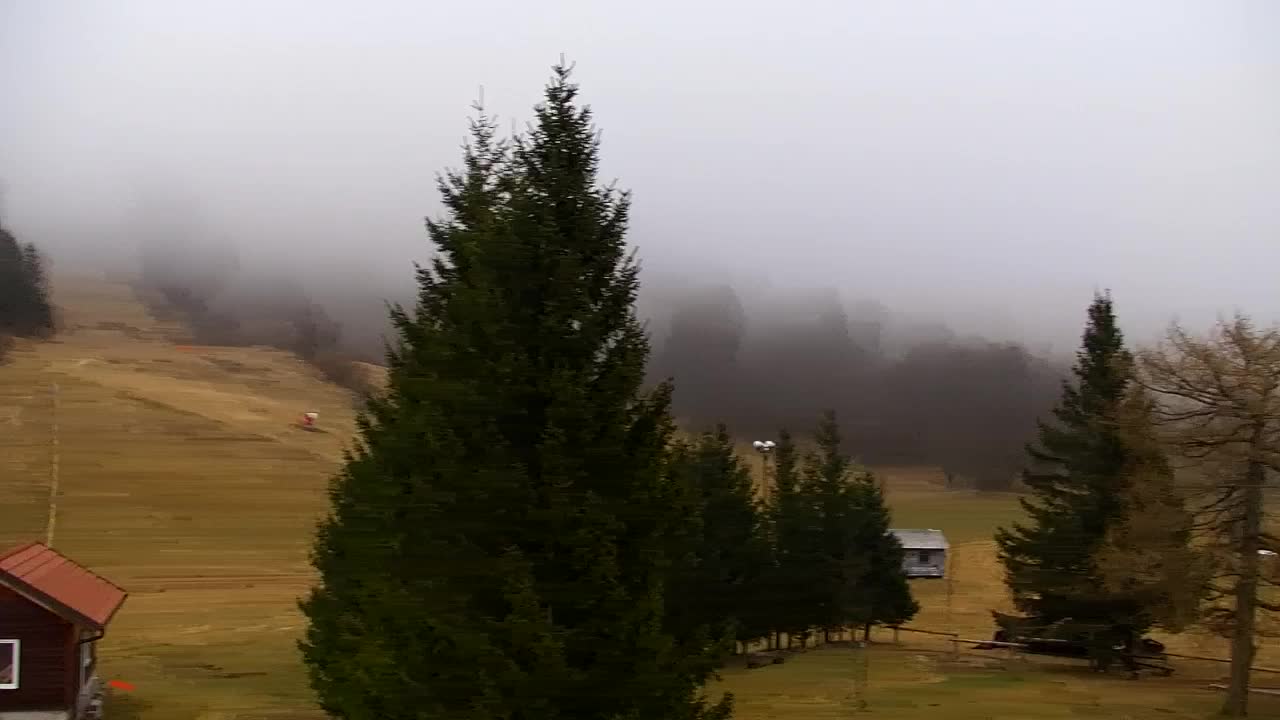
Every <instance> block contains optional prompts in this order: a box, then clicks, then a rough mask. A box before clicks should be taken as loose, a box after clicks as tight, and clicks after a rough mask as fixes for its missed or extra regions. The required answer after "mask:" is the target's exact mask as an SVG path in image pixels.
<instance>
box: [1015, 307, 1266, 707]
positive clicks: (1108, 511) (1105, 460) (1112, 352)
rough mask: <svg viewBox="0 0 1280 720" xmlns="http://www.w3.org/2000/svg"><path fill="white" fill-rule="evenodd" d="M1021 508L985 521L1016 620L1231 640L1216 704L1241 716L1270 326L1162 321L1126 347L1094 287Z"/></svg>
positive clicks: (1127, 638)
mask: <svg viewBox="0 0 1280 720" xmlns="http://www.w3.org/2000/svg"><path fill="white" fill-rule="evenodd" d="M1028 452H1029V457H1028V463H1027V464H1028V469H1027V470H1026V472H1025V473H1024V478H1023V480H1024V482H1025V484H1026V485H1027V486H1028V487H1029V489H1030V493H1029V494H1028V496H1027V497H1025V498H1024V499H1023V500H1022V506H1023V509H1024V510H1025V514H1026V520H1024V521H1022V522H1016V523H1013V524H1011V525H1010V526H1008V527H1005V528H1002V529H1000V530H999V532H998V533H997V534H996V542H997V545H998V547H999V556H1000V560H1001V562H1002V563H1003V565H1004V569H1005V577H1006V582H1007V585H1008V587H1009V590H1010V593H1011V595H1012V597H1013V600H1014V603H1015V605H1016V606H1017V607H1018V609H1019V610H1021V611H1022V612H1023V613H1024V614H1025V618H1024V619H1025V620H1026V621H1028V624H1029V626H1031V627H1033V628H1039V631H1046V630H1047V629H1048V628H1053V627H1058V628H1062V627H1068V628H1075V629H1076V630H1078V631H1080V632H1081V633H1083V634H1084V635H1086V636H1088V637H1091V638H1092V639H1093V640H1094V641H1096V644H1097V646H1098V647H1099V648H1100V649H1101V650H1102V651H1103V652H1109V651H1110V650H1111V649H1113V648H1123V649H1124V650H1125V651H1127V652H1128V653H1134V652H1135V651H1136V650H1137V644H1138V639H1139V638H1140V637H1141V636H1142V635H1143V634H1144V633H1146V632H1148V631H1149V630H1151V629H1153V628H1159V629H1162V630H1165V631H1168V632H1181V631H1183V630H1186V629H1188V628H1191V627H1199V628H1202V629H1207V630H1209V631H1212V632H1217V633H1219V634H1221V635H1223V636H1225V637H1227V638H1230V640H1231V662H1232V665H1231V682H1230V685H1229V689H1228V695H1227V699H1226V702H1225V704H1224V707H1223V713H1224V714H1225V715H1228V716H1232V717H1240V716H1244V715H1245V713H1246V710H1247V704H1248V694H1249V680H1250V667H1251V666H1252V662H1253V657H1254V653H1255V651H1256V639H1257V637H1258V636H1259V635H1260V634H1262V630H1261V626H1260V625H1259V623H1258V620H1259V617H1258V612H1259V611H1260V610H1262V611H1268V612H1274V611H1277V610H1280V601H1277V596H1276V594H1275V590H1274V588H1275V587H1276V585H1277V584H1280V567H1277V565H1276V564H1275V563H1274V562H1270V558H1273V557H1274V556H1275V553H1276V552H1277V551H1280V539H1278V538H1277V537H1276V536H1275V535H1274V534H1273V533H1272V532H1271V531H1270V530H1269V529H1268V526H1267V524H1266V523H1265V522H1264V517H1265V514H1266V513H1265V505H1264V503H1265V499H1266V495H1267V491H1266V488H1267V487H1268V485H1269V484H1270V483H1271V482H1273V481H1274V476H1275V473H1276V472H1277V471H1278V470H1280V461H1278V460H1277V458H1280V329H1277V328H1271V329H1259V328H1257V327H1256V326H1255V325H1254V324H1253V323H1252V322H1251V321H1250V320H1249V319H1248V318H1247V317H1244V316H1237V317H1235V318H1234V319H1233V320H1230V321H1224V322H1221V323H1219V325H1217V326H1216V327H1214V328H1213V329H1212V330H1211V331H1210V332H1209V333H1207V334H1205V335H1204V336H1195V335H1193V334H1191V333H1189V332H1187V331H1185V330H1184V329H1182V328H1180V327H1178V326H1176V325H1175V326H1174V327H1172V328H1171V330H1170V332H1169V334H1168V338H1167V340H1166V341H1165V342H1164V343H1162V344H1160V345H1158V346H1156V347H1152V348H1147V349H1144V350H1141V351H1139V352H1136V353H1135V352H1133V351H1131V350H1130V349H1129V348H1127V347H1126V345H1125V342H1124V338H1123V334H1122V333H1121V331H1120V330H1119V328H1118V327H1117V323H1116V316H1115V312H1114V308H1113V304H1112V300H1111V297H1110V295H1109V294H1106V295H1100V296H1098V297H1096V298H1095V300H1094V302H1093V303H1092V305H1091V306H1090V308H1089V312H1088V323H1087V325H1086V329H1085V332H1084V336H1083V341H1082V345H1081V350H1080V352H1079V354H1078V357H1077V361H1076V363H1075V366H1074V368H1073V371H1072V376H1071V379H1070V382H1068V383H1066V384H1065V385H1064V387H1063V389H1062V393H1061V399H1060V401H1059V403H1058V404H1057V406H1056V408H1055V409H1054V411H1053V413H1052V415H1051V417H1050V418H1049V419H1047V420H1046V421H1045V422H1042V423H1041V424H1040V427H1039V438H1038V442H1036V443H1035V444H1034V445H1033V446H1032V447H1031V448H1029V451H1028Z"/></svg>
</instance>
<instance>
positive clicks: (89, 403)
mask: <svg viewBox="0 0 1280 720" xmlns="http://www.w3.org/2000/svg"><path fill="white" fill-rule="evenodd" d="M55 297H56V299H57V302H58V304H59V305H60V306H61V308H62V309H63V312H64V320H65V324H66V330H65V332H64V333H63V334H61V335H60V336H59V337H58V338H57V340H55V341H53V342H49V343H42V344H37V345H23V346H21V347H20V348H19V350H18V352H16V353H15V355H14V357H13V359H12V362H11V363H9V364H7V365H4V366H0V493H2V494H3V497H4V498H5V502H3V503H0V546H4V547H8V546H10V545H13V544H16V543H19V542H23V541H26V540H33V539H40V540H43V539H44V538H45V533H46V531H47V529H48V526H49V518H50V515H51V512H50V509H51V507H52V508H54V509H55V511H54V512H53V513H52V515H53V517H54V519H55V522H54V539H53V542H54V545H55V547H57V548H58V549H59V550H62V551H64V552H66V553H68V554H69V555H70V556H71V557H73V558H75V559H77V560H78V561H80V562H83V563H85V564H87V565H88V566H90V567H92V568H94V569H95V570H96V571H98V572H101V573H102V574H104V575H106V576H108V577H110V578H111V579H112V580H113V581H115V582H117V583H119V584H120V585H122V586H123V587H125V588H126V589H127V590H129V592H130V597H129V600H128V602H127V603H126V604H125V606H124V608H123V609H122V610H121V612H120V615H119V616H118V618H117V619H116V621H115V622H114V623H113V624H112V628H111V632H109V633H108V634H107V638H106V640H104V641H103V642H104V644H105V646H104V648H103V650H102V663H103V674H104V677H105V678H108V679H122V680H126V681H128V682H131V683H134V684H135V685H136V686H137V688H138V690H137V692H136V693H135V694H134V697H136V698H137V699H138V702H144V704H143V705H142V706H141V708H142V709H141V710H140V711H139V712H138V713H137V715H136V717H139V718H171V717H190V718H211V717H265V716H269V715H271V714H272V713H275V712H280V711H283V710H285V709H288V710H289V711H290V712H293V713H295V714H294V715H293V717H308V715H306V710H307V708H309V707H310V698H309V692H308V690H307V687H306V682H305V679H304V677H303V675H302V671H301V667H300V665H299V663H298V659H297V653H296V650H295V647H294V643H295V640H296V637H297V630H298V628H299V627H301V619H300V617H299V616H298V613H297V610H296V605H295V599H296V598H297V597H298V596H299V595H301V594H302V593H303V592H304V591H305V588H306V587H307V586H308V585H309V584H310V583H311V578H312V573H311V568H310V566H309V565H308V563H307V549H308V546H309V541H310V539H311V535H312V531H313V528H314V523H315V521H316V519H317V518H318V516H319V514H320V513H321V512H322V511H323V509H324V499H325V489H326V482H327V479H328V478H329V477H330V476H331V474H332V473H333V471H334V470H335V469H336V468H337V465H338V460H339V458H340V455H341V451H342V449H343V447H344V446H345V445H346V444H347V443H348V442H349V441H350V439H351V437H352V432H353V411H352V407H351V406H352V403H351V399H350V395H349V394H348V393H347V392H346V391H344V390H341V389H340V388H338V387H336V386H333V385H331V384H329V383H326V382H323V381H322V380H321V379H319V376H318V375H317V373H316V372H315V371H314V370H313V369H312V368H310V367H309V366H307V365H305V364H303V363H301V362H300V361H298V360H297V359H296V358H294V357H292V356H291V355H289V354H287V353H283V352H279V351H274V350H266V349H258V348H193V349H190V350H184V349H183V348H182V346H180V345H177V344H175V343H174V342H173V339H174V338H180V337H181V335H182V331H183V329H182V328H181V327H180V326H177V325H175V324H173V323H165V322H160V321H157V320H155V319H154V318H152V317H150V316H149V315H148V314H147V313H146V311H145V310H144V309H143V307H142V305H141V304H139V302H138V301H137V299H136V298H135V297H134V296H133V294H132V292H131V291H130V289H129V287H128V285H127V284H125V283H122V282H119V283H117V282H109V281H105V280H102V279H95V278H56V279H55ZM55 386H56V388H57V393H56V395H55V393H54V392H53V388H54V387H55ZM309 410H310V411H316V412H318V413H319V426H320V428H321V429H322V430H323V431H324V432H305V431H302V430H300V429H297V428H295V427H294V425H295V424H296V422H297V418H298V416H299V415H301V413H303V412H305V411H309ZM55 488H56V491H55ZM51 497H52V500H53V502H51ZM241 675H243V677H244V678H245V679H240V680H235V681H232V680H228V679H227V678H230V677H240V676H241ZM126 701H127V699H126ZM299 713H301V714H299Z"/></svg>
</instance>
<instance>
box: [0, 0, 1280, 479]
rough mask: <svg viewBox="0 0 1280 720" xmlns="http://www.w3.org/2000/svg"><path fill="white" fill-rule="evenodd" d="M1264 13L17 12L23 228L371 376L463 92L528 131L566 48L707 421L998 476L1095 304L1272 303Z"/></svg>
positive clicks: (4, 46) (5, 16)
mask: <svg viewBox="0 0 1280 720" xmlns="http://www.w3.org/2000/svg"><path fill="white" fill-rule="evenodd" d="M1278 30H1280V5H1277V4H1275V3H1272V2H1268V0H1254V1H1243V0H1241V1H1228V2H1213V3H1206V2H1192V1H1186V2H1183V1H1178V0H1133V1H1131V2H1125V3H1109V2H1101V1H1093V0H1087V1H1082V2H1066V1H1062V2H1037V3H1018V2H1013V1H1012V0H1006V1H997V0H989V1H977V0H975V1H974V2H965V3H952V2H945V1H932V2H924V1H916V2H910V1H908V2H903V1H900V0H884V1H872V0H867V1H862V2H855V3H847V2H801V3H787V4H782V5H779V4H776V3H763V2H746V3H743V2H737V3H727V2H725V3H721V2H707V3H695V4H690V3H671V2H647V3H637V4H630V5H626V6H622V5H617V4H614V3H592V2H586V1H585V0H584V1H581V2H569V1H563V2H554V3H549V4H547V3H541V4H539V3H533V4H530V3H519V2H494V3H484V4H475V3H453V2H436V3H414V2H380V3H374V4H370V5H367V6H361V7H359V8H358V9H357V8H356V6H354V5H341V4H335V3H305V2H301V1H294V0H287V1H286V0H273V1H270V2H256V3H248V2H227V3H200V4H196V3H172V2H162V1H159V0H156V1H148V2H144V1H141V0H117V1H114V2H107V1H105V0H104V1H98V2H78V3H74V4H72V3H58V2H48V3H45V2H39V3H36V2H29V3H23V2H17V1H16V0H13V1H9V2H3V1H0V98H3V107H4V110H3V112H0V191H2V196H0V213H2V217H3V220H4V223H5V225H6V226H7V227H9V228H10V229H11V230H12V231H13V232H14V233H15V234H16V235H17V236H19V237H21V238H23V239H25V240H27V241H34V242H36V243H39V244H40V245H41V247H43V248H45V249H46V250H47V251H49V252H50V254H51V255H52V256H53V259H54V261H55V268H56V269H64V270H69V269H79V268H94V267H105V268H111V269H118V270H123V271H126V272H135V273H136V272H139V271H144V272H143V274H144V276H146V278H147V283H148V286H149V287H152V288H153V289H154V288H158V287H160V286H167V287H168V288H169V291H171V292H173V291H175V288H177V289H180V290H181V291H180V292H179V295H181V297H177V298H176V302H178V303H179V304H183V303H186V305H185V307H186V309H187V311H188V312H189V313H196V314H200V315H201V316H202V317H205V318H206V320H205V321H202V322H203V324H202V325H201V328H200V329H201V332H202V333H204V335H205V337H206V338H217V337H218V336H219V333H221V340H223V341H227V342H244V343H253V342H272V341H273V340H272V338H275V340H274V341H275V342H279V339H278V338H279V332H278V329H279V327H283V326H287V327H290V328H293V330H292V332H294V333H295V334H296V335H298V336H299V337H303V336H305V337H308V338H310V340H307V341H306V342H303V341H302V340H298V339H297V338H294V339H292V340H289V341H288V342H289V343H294V344H295V345H296V344H297V343H299V342H303V344H308V345H309V346H310V347H311V348H312V351H315V352H320V350H317V349H316V348H319V347H320V346H321V345H324V343H326V342H330V340H331V341H332V345H333V347H332V348H329V347H327V346H325V348H322V349H323V351H324V352H338V351H341V352H342V353H345V354H346V355H348V356H351V357H358V358H360V359H363V360H366V361H377V360H378V359H379V357H380V354H381V337H382V334H383V333H384V332H385V331H386V328H387V325H386V312H385V309H384V306H383V303H384V301H386V300H392V301H406V302H408V301H410V300H411V298H412V294H413V267H412V263H413V262H422V261H424V260H426V259H427V258H428V257H430V253H431V248H430V247H429V244H428V243H427V240H426V235H425V231H424V230H423V227H422V219H423V217H424V216H426V215H433V216H434V215H438V214H439V213H440V212H441V206H440V203H439V199H438V194H437V193H436V191H435V188H434V179H435V176H436V173H438V172H440V171H442V170H444V169H445V168H449V167H454V166H456V165H457V164H458V163H459V161H460V155H461V153H460V144H461V142H462V140H463V138H464V136H465V133H466V118H467V115H468V114H469V113H471V112H472V111H471V109H470V105H471V103H472V102H473V101H475V100H477V99H478V98H479V97H480V96H483V101H484V104H485V106H486V107H487V108H488V110H489V111H490V112H492V113H495V114H497V115H498V117H499V118H500V119H501V120H502V121H503V123H504V127H511V128H513V129H514V130H515V131H519V130H520V129H521V128H523V123H524V122H526V121H527V120H528V118H529V117H530V107H531V106H532V104H533V103H534V102H536V100H537V97H538V95H539V93H540V91H541V88H542V85H543V83H544V82H545V80H546V77H547V74H548V68H549V66H550V65H551V64H552V63H553V62H555V61H556V59H557V58H558V57H559V56H560V54H561V53H564V54H566V55H567V57H568V58H569V59H570V60H571V61H573V62H575V63H576V64H577V71H576V73H575V79H576V80H577V81H578V82H580V83H581V85H582V89H583V98H584V100H585V101H586V102H587V103H589V104H590V105H591V106H592V107H593V109H594V111H595V114H596V121H597V123H598V125H599V127H600V128H601V130H602V131H603V136H602V142H603V146H602V153H603V158H604V167H603V172H604V175H605V176H607V177H610V178H612V177H616V178H617V179H618V183H619V186H620V187H623V188H627V189H630V190H632V191H633V193H634V205H633V208H632V229H631V232H630V238H631V240H632V242H633V243H634V244H635V246H636V247H637V248H638V250H639V255H640V258H641V259H642V262H643V265H644V274H643V279H644V282H645V286H644V290H643V295H642V297H641V303H640V310H641V313H642V314H643V315H644V316H645V317H646V319H648V320H649V322H650V330H651V333H652V338H653V341H654V345H655V347H654V355H653V359H652V367H651V374H652V375H653V376H654V377H655V378H658V377H665V376H668V375H674V376H675V377H676V380H677V384H678V388H679V389H678V394H677V401H676V409H677V412H678V413H679V414H680V415H681V417H682V419H683V420H684V421H685V422H687V423H690V424H705V423H709V422H713V421H715V420H727V421H730V422H732V423H733V424H734V426H735V429H736V430H738V431H739V432H742V433H746V432H751V433H765V432H770V431H771V429H773V428H776V427H778V426H780V425H783V424H787V425H792V426H794V425H796V424H799V423H804V422H808V421H809V420H808V419H809V418H812V417H814V416H815V415H816V412H817V410H818V409H820V408H822V407H836V408H838V409H839V410H840V411H841V412H842V415H843V416H845V417H846V418H847V419H848V422H849V423H850V426H851V428H852V429H851V436H852V442H853V443H854V444H856V445H857V446H858V447H859V448H861V451H862V452H863V454H864V455H867V456H871V457H873V459H874V458H877V457H878V458H879V459H884V460H889V459H893V460H927V461H941V462H943V463H944V464H948V465H950V466H952V467H955V468H958V469H959V470H960V471H962V472H964V471H968V474H971V475H983V474H986V475H989V476H999V477H1004V476H1005V475H1006V471H1008V472H1011V471H1012V470H1011V468H1012V467H1013V466H1014V465H1016V463H1017V462H1018V457H1019V453H1020V451H1021V442H1022V441H1023V440H1024V439H1025V437H1026V436H1029V435H1030V433H1032V432H1033V431H1034V426H1033V423H1032V422H1031V421H1032V420H1034V418H1035V417H1036V416H1038V415H1040V414H1042V413H1043V412H1044V411H1045V409H1046V408H1047V407H1048V406H1049V405H1050V404H1051V403H1052V401H1053V398H1054V397H1055V395H1056V393H1057V389H1058V386H1057V383H1058V377H1059V372H1060V369H1061V367H1062V364H1063V360H1064V359H1065V358H1069V354H1070V353H1071V352H1073V351H1074V349H1075V346H1076V344H1077V343H1078V338H1079V333H1080V329H1081V326H1082V324H1083V321H1084V310H1085V307H1086V306H1087V305H1088V303H1089V301H1090V299H1091V298H1092V295H1093V293H1094V292H1095V291H1097V290H1101V289H1104V288H1109V289H1111V291H1112V293H1113V295H1114V297H1115V301H1116V308H1117V312H1118V314H1119V316H1120V320H1121V323H1122V325H1123V326H1124V327H1125V328H1126V330H1127V331H1128V332H1129V333H1130V336H1131V338H1132V339H1133V340H1135V341H1148V340H1151V339H1153V338H1155V337H1157V336H1158V335H1159V334H1160V333H1161V331H1162V330H1163V328H1164V327H1165V326H1166V325H1167V323H1168V322H1170V321H1171V320H1174V319H1179V320H1182V321H1184V322H1186V323H1187V324H1189V325H1193V326H1199V325H1203V324H1205V323H1207V322H1209V321H1211V320H1213V319H1214V318H1215V317H1216V316H1217V315H1218V314H1220V313H1223V312H1231V311H1232V310H1234V309H1236V308H1241V309H1245V310H1247V311H1249V312H1251V313H1252V314H1253V315H1254V316H1255V317H1256V318H1257V319H1258V320H1260V321H1269V320H1271V319H1273V318H1276V317H1280V293H1277V292H1276V289H1275V288H1276V282H1275V280H1274V277H1275V274H1276V268H1277V267H1278V266H1280V203H1277V201H1276V198H1278V197H1280V132H1277V130H1278V129H1280V43H1276V42H1275V38H1276V37H1277V31H1278ZM481 88H483V90H481ZM184 293H185V294H184ZM170 300H175V298H174V297H171V298H170ZM313 303H314V306H313ZM193 308H194V309H193ZM267 309H270V310H267ZM210 318H212V319H210ZM299 328H308V330H306V331H303V330H299ZM291 337H292V336H291ZM317 338H329V339H328V340H324V341H323V342H322V341H321V340H318V339H317Z"/></svg>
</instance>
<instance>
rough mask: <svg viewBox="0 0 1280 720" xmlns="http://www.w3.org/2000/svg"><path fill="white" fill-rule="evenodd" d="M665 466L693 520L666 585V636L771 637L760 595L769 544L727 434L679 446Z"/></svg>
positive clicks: (722, 430) (748, 478)
mask: <svg viewBox="0 0 1280 720" xmlns="http://www.w3.org/2000/svg"><path fill="white" fill-rule="evenodd" d="M671 465H672V470H673V473H674V475H675V479H676V482H677V483H678V484H679V486H680V487H681V488H682V489H683V490H684V492H685V493H686V497H687V498H688V503H687V507H688V508H689V510H690V515H691V517H692V518H693V522H691V523H689V527H690V528H691V529H692V530H693V532H692V533H690V536H689V537H688V538H687V541H686V544H685V551H684V552H683V553H682V559H683V561H682V562H680V563H678V564H677V565H676V567H675V572H674V573H673V574H674V577H673V579H672V581H671V582H670V583H669V585H668V599H667V614H668V618H670V620H671V622H672V626H673V627H672V629H673V632H675V634H676V636H677V637H689V636H691V635H692V634H693V633H696V632H697V630H698V628H707V629H710V631H711V632H712V635H711V637H712V638H713V639H721V640H737V641H740V642H748V641H751V640H755V639H757V638H761V637H764V636H765V635H767V634H768V632H769V630H770V629H771V628H770V626H769V619H770V617H769V612H770V608H769V604H768V603H767V602H766V597H765V594H764V593H763V592H762V590H763V579H764V575H765V572H766V571H767V570H768V563H769V546H768V540H767V538H766V537H765V534H764V531H765V529H764V526H763V522H762V515H761V512H760V507H759V504H758V502H757V500H756V496H755V490H754V488H753V487H752V484H751V474H750V472H748V470H747V468H746V466H745V465H744V464H743V462H742V460H741V459H740V458H739V457H738V456H737V454H736V453H735V452H734V446H733V438H732V437H731V436H730V435H729V431H728V429H727V428H726V427H725V426H724V425H720V426H718V427H717V428H716V430H715V431H714V432H707V433H703V434H702V435H700V436H699V437H698V438H697V439H695V440H694V441H693V442H691V443H681V444H678V445H677V446H676V448H675V450H674V452H673V458H672V462H671ZM729 649H730V648H729V647H728V646H725V647H723V650H724V651H728V650H729Z"/></svg>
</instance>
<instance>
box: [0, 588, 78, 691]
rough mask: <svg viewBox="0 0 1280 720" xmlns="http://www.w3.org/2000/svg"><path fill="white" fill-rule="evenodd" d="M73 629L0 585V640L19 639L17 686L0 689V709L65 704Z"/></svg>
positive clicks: (70, 667)
mask: <svg viewBox="0 0 1280 720" xmlns="http://www.w3.org/2000/svg"><path fill="white" fill-rule="evenodd" d="M74 632H75V628H74V627H73V626H72V625H71V624H70V623H68V622H67V621H65V620H63V619H62V618H60V617H58V616H57V615H54V614H53V613H51V612H49V611H48V610H45V609H44V608H42V607H40V606H39V605H36V604H34V603H32V602H31V601H30V600H27V599H26V598H24V597H22V596H21V595H18V594H17V593H15V592H13V591H12V590H10V589H8V588H5V587H0V639H5V640H13V639H16V640H20V641H21V642H22V649H21V652H22V659H21V661H20V663H19V666H18V673H19V677H18V682H19V687H18V689H17V690H0V712H3V711H6V710H41V709H60V708H64V707H66V700H67V690H68V688H67V684H68V680H69V677H70V673H71V672H72V671H73V666H72V664H71V663H72V662H73V660H72V656H71V654H72V653H74V652H75V635H74Z"/></svg>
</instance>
